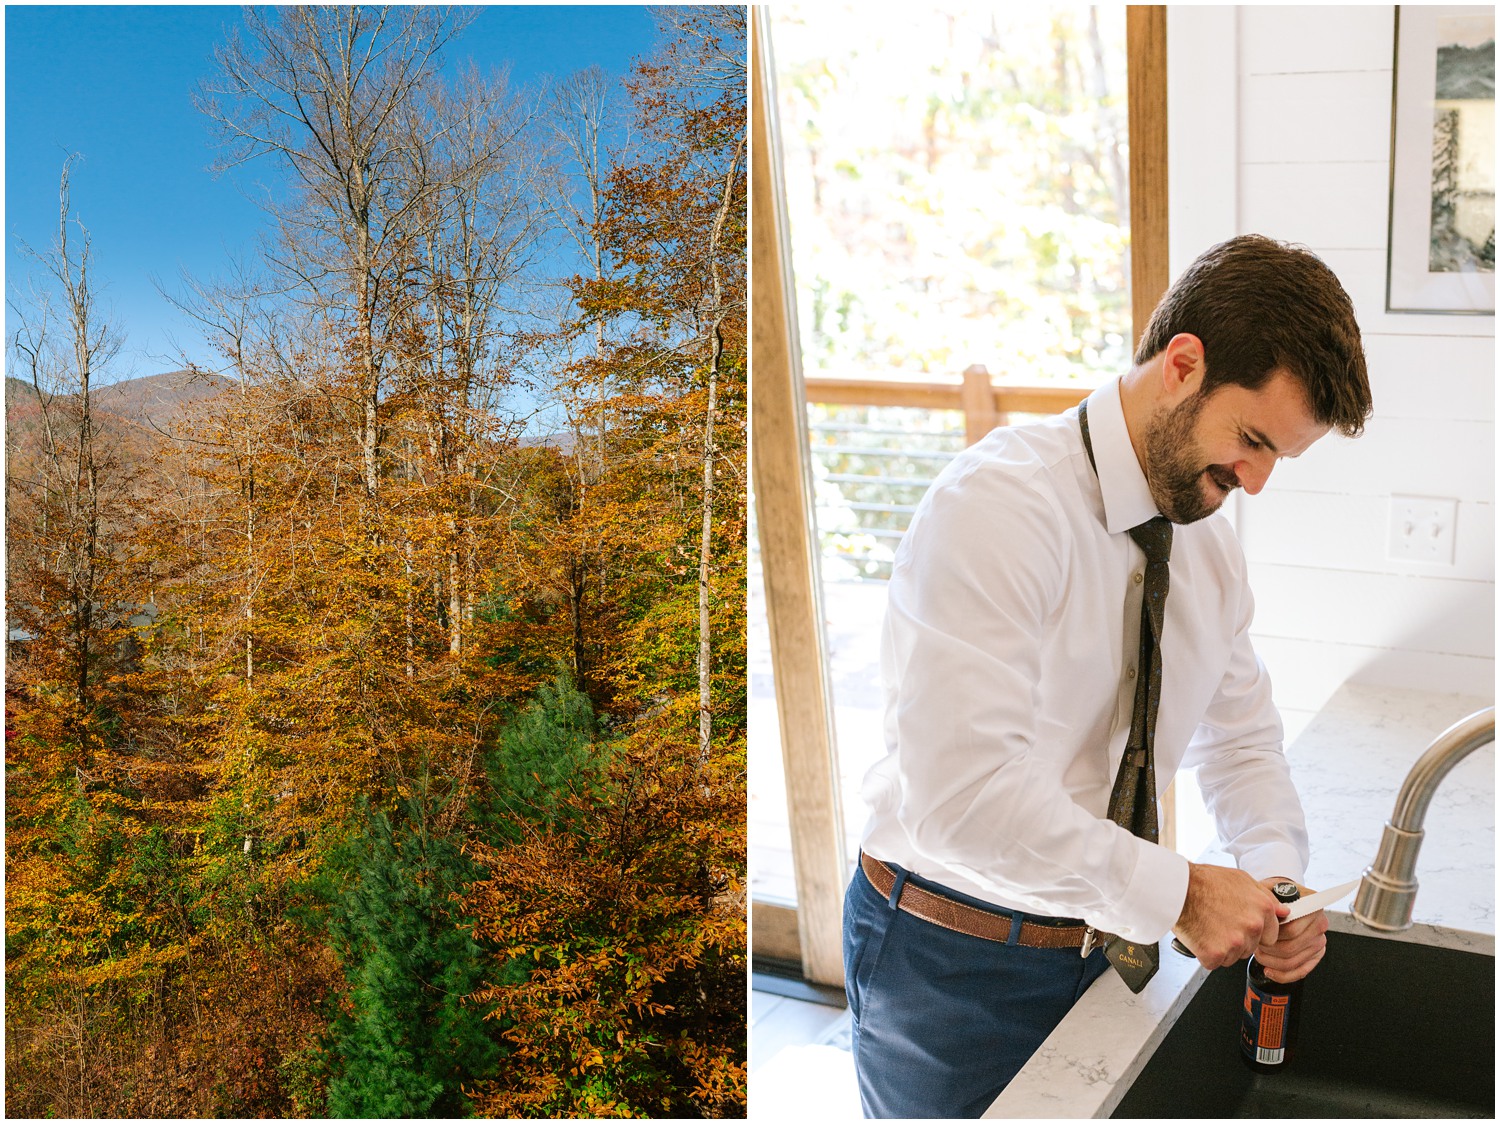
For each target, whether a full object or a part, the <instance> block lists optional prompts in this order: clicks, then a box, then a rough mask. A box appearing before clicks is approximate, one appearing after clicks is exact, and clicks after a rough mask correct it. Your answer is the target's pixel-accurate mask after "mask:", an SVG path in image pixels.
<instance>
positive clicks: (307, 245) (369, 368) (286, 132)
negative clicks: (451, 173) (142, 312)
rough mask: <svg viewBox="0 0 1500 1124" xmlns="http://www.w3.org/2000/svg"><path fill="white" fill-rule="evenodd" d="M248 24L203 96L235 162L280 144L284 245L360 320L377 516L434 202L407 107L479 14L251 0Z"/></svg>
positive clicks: (310, 282)
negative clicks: (287, 184)
mask: <svg viewBox="0 0 1500 1124" xmlns="http://www.w3.org/2000/svg"><path fill="white" fill-rule="evenodd" d="M244 18H245V25H246V31H245V34H244V35H240V34H237V33H236V34H234V35H233V36H232V37H231V39H230V41H229V43H228V45H227V46H225V47H223V48H221V49H219V50H217V51H216V52H215V59H216V61H217V63H218V65H219V70H220V74H219V78H218V81H217V82H215V83H213V84H208V85H205V87H204V88H203V90H202V91H201V92H200V95H199V99H198V103H199V106H200V108H201V109H203V111H204V112H206V113H207V114H208V115H209V116H210V117H212V118H213V120H214V121H215V122H217V124H218V125H219V128H220V131H221V134H222V136H223V139H224V143H225V154H224V156H223V158H222V159H221V160H220V161H219V164H218V167H219V168H220V169H221V170H224V169H228V168H233V167H236V166H238V165H240V164H243V163H245V162H247V161H250V160H253V159H255V158H257V157H260V156H270V157H272V158H273V159H275V160H276V161H278V162H279V163H280V164H281V165H282V166H283V167H284V168H285V170H286V171H287V172H288V173H289V174H290V179H291V184H292V187H293V191H294V200H293V202H291V203H290V204H287V205H282V206H278V207H275V208H273V210H274V212H275V214H276V216H277V218H278V220H279V222H280V227H281V245H280V246H279V247H278V249H277V250H276V251H273V252H272V253H271V254H270V260H271V262H272V264H273V265H275V266H276V267H278V268H279V270H280V271H281V272H282V273H283V275H284V276H285V277H286V278H287V279H288V281H289V283H290V284H291V285H292V286H294V287H295V288H296V289H298V290H299V291H301V292H302V293H304V294H305V295H307V296H309V297H311V298H312V299H314V300H316V301H317V302H318V303H319V304H320V306H321V307H323V308H325V309H326V310H328V312H329V314H330V316H332V317H333V318H334V319H335V320H336V321H346V322H347V328H348V332H349V336H350V338H351V339H352V342H353V344H354V351H355V363H356V366H357V370H358V383H357V391H356V394H357V397H358V405H359V415H358V416H359V419H360V422H359V425H360V432H359V438H360V448H361V454H362V465H361V469H362V477H363V483H364V489H365V494H366V500H367V504H368V507H369V516H370V518H371V520H372V521H373V517H374V511H373V509H374V506H375V501H376V499H377V496H378V493H379V488H380V454H381V446H380V442H381V432H382V419H381V401H382V399H381V379H382V371H383V367H384V364H385V361H386V359H387V357H388V355H389V351H390V339H389V333H388V332H387V331H386V330H385V327H386V325H388V324H389V323H391V322H392V321H394V320H395V319H397V318H398V317H399V310H397V311H396V312H394V313H393V310H392V308H391V301H392V300H393V299H394V298H395V297H397V296H398V295H399V291H398V290H399V286H398V284H397V280H398V277H399V270H400V267H401V265H402V260H403V256H404V255H405V252H406V250H405V246H404V240H405V239H406V238H407V237H408V236H409V234H410V230H409V220H410V219H411V218H412V217H413V214H414V212H416V211H417V210H419V209H420V208H421V207H422V206H423V205H424V203H425V202H426V200H425V199H424V198H423V197H422V196H421V195H420V194H418V195H413V194H411V193H410V192H407V191H403V190H402V187H403V185H406V184H409V182H410V180H409V177H408V176H407V174H406V173H407V169H408V168H409V166H410V164H411V162H412V160H413V158H414V157H413V154H412V153H411V151H409V148H410V145H411V143H412V140H413V138H412V136H411V134H410V132H409V131H408V130H405V129H403V128H402V123H403V120H402V119H403V114H404V113H405V111H406V109H407V107H408V106H409V105H410V104H411V102H412V100H413V99H414V98H415V97H416V96H417V95H418V94H419V93H420V92H421V91H422V90H423V89H425V88H426V86H427V85H428V84H429V83H430V82H431V80H432V78H433V75H434V73H435V71H436V67H437V64H438V56H439V52H440V51H441V49H442V48H443V46H444V45H445V44H446V43H447V42H448V41H449V40H450V39H451V38H452V37H453V35H454V34H456V33H457V32H458V31H459V30H461V29H462V27H463V26H464V25H465V24H466V23H467V22H468V19H469V18H470V17H451V16H450V14H449V12H448V11H447V10H446V9H439V8H433V7H424V6H411V7H399V8H378V9H371V8H365V7H359V6H351V7H319V6H307V7H280V8H255V7H247V8H246V9H244Z"/></svg>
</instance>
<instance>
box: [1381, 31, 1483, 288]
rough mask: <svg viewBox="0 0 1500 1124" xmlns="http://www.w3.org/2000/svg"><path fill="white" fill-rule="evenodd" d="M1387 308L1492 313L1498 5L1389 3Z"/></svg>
mask: <svg viewBox="0 0 1500 1124" xmlns="http://www.w3.org/2000/svg"><path fill="white" fill-rule="evenodd" d="M1394 85H1395V90H1394V96H1393V99H1392V109H1391V211H1390V232H1389V240H1388V243H1387V245H1388V247H1389V255H1390V257H1389V264H1388V270H1387V273H1386V296H1385V306H1386V311H1388V312H1423V313H1478V314H1484V315H1490V316H1493V315H1494V314H1495V9H1494V8H1493V7H1489V6H1484V7H1480V6H1468V7H1458V6H1453V7H1425V6H1412V5H1401V6H1400V7H1398V8H1397V9H1396V61H1395V81H1394Z"/></svg>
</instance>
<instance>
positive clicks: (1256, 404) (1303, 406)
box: [1144, 371, 1328, 523]
mask: <svg viewBox="0 0 1500 1124" xmlns="http://www.w3.org/2000/svg"><path fill="white" fill-rule="evenodd" d="M1327 432H1328V427H1327V426H1325V425H1320V424H1319V423H1318V422H1317V421H1315V420H1314V419H1313V416H1312V412H1311V410H1310V409H1309V406H1308V401H1307V394H1306V392H1305V391H1304V390H1303V389H1302V387H1301V385H1300V384H1299V383H1298V382H1297V381H1296V380H1295V379H1294V378H1292V377H1291V376H1290V375H1288V374H1286V373H1285V372H1282V371H1278V372H1276V373H1275V374H1273V375H1272V376H1271V377H1270V378H1269V379H1267V380H1266V384H1265V385H1264V386H1263V387H1261V389H1260V390H1253V391H1252V390H1246V389H1245V388H1244V387H1241V386H1221V387H1219V388H1218V389H1217V390H1215V391H1214V392H1213V393H1212V394H1210V395H1208V396H1206V397H1205V396H1204V394H1203V392H1202V391H1198V392H1196V393H1194V394H1193V395H1192V396H1191V397H1190V398H1187V399H1185V400H1183V401H1182V402H1180V403H1179V404H1178V405H1177V406H1175V407H1173V408H1170V409H1169V408H1166V407H1163V408H1162V409H1161V410H1159V411H1158V412H1157V413H1156V415H1155V416H1154V417H1153V418H1152V419H1151V421H1150V422H1149V423H1148V424H1147V426H1146V433H1145V465H1144V467H1145V471H1146V483H1147V485H1148V486H1149V487H1150V489H1151V498H1152V499H1153V500H1155V501H1156V506H1157V508H1158V509H1160V511H1161V513H1162V514H1163V515H1165V516H1166V517H1167V518H1168V519H1170V520H1171V521H1172V522H1173V523H1196V522H1197V521H1198V520H1199V519H1204V518H1206V517H1208V516H1210V515H1212V514H1213V513H1214V512H1215V511H1218V510H1219V507H1220V506H1221V505H1222V504H1223V502H1224V501H1225V500H1226V499H1227V498H1228V497H1229V493H1230V492H1232V491H1233V490H1234V489H1235V488H1244V489H1245V491H1247V492H1249V493H1250V494H1251V495H1252V496H1253V495H1255V493H1257V492H1259V491H1260V490H1261V488H1263V487H1265V483H1266V480H1267V479H1269V477H1270V475H1271V469H1272V468H1274V467H1275V466H1276V461H1277V460H1278V459H1280V458H1281V457H1296V456H1301V455H1302V454H1303V453H1304V452H1306V451H1307V449H1308V448H1309V447H1310V446H1311V445H1312V443H1313V442H1314V441H1316V440H1317V439H1318V438H1320V437H1322V436H1323V435H1324V434H1325V433H1327Z"/></svg>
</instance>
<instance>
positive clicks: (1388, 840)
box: [1352, 706, 1495, 933]
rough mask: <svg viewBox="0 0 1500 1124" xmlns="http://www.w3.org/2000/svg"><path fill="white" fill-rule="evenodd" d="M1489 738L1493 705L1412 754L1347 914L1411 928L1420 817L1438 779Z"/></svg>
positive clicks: (1378, 925)
mask: <svg viewBox="0 0 1500 1124" xmlns="http://www.w3.org/2000/svg"><path fill="white" fill-rule="evenodd" d="M1494 740H1495V708H1494V707H1492V706H1491V707H1486V708H1485V709H1484V710H1481V711H1477V712H1475V713H1474V714H1471V715H1469V716H1468V717H1467V718H1464V719H1461V720H1460V721H1458V722H1455V723H1454V724H1453V725H1452V726H1449V727H1448V728H1447V729H1446V730H1444V731H1443V732H1442V733H1441V734H1439V735H1438V736H1437V737H1436V738H1435V739H1433V742H1432V744H1431V745H1429V746H1428V747H1427V752H1426V753H1424V754H1422V756H1421V757H1419V758H1418V759H1417V763H1416V764H1415V765H1413V766H1412V767H1411V772H1410V773H1408V774H1407V777H1406V782H1405V783H1404V784H1402V786H1401V792H1400V793H1399V794H1398V795H1397V797H1396V810H1395V811H1394V812H1392V813H1391V818H1390V822H1389V823H1387V824H1386V825H1385V832H1384V834H1383V835H1382V836H1381V837H1380V850H1379V852H1378V853H1377V854H1376V855H1375V862H1374V863H1372V864H1371V865H1370V866H1367V867H1365V874H1364V877H1363V878H1361V879H1360V881H1359V890H1358V891H1357V892H1356V893H1355V895H1354V907H1353V910H1352V912H1353V914H1354V917H1355V919H1356V920H1357V921H1360V922H1362V923H1364V924H1365V925H1368V926H1369V927H1370V928H1372V929H1380V930H1382V931H1384V932H1388V933H1394V932H1397V931H1399V930H1401V929H1409V928H1411V911H1412V904H1413V903H1414V902H1415V901H1416V900H1417V850H1418V849H1419V848H1420V847H1421V846H1422V821H1423V819H1424V818H1426V816H1427V805H1428V803H1429V802H1430V801H1431V800H1432V794H1433V792H1435V791H1436V790H1437V786H1438V783H1439V782H1440V781H1442V779H1443V778H1444V777H1446V776H1447V775H1448V773H1449V771H1450V770H1451V769H1452V768H1453V766H1455V765H1457V764H1458V763H1459V762H1460V761H1462V760H1463V759H1464V758H1465V757H1467V756H1468V755H1469V754H1470V753H1472V752H1474V750H1476V749H1478V748H1479V747H1480V746H1483V745H1488V744H1489V743H1490V742H1492V741H1494Z"/></svg>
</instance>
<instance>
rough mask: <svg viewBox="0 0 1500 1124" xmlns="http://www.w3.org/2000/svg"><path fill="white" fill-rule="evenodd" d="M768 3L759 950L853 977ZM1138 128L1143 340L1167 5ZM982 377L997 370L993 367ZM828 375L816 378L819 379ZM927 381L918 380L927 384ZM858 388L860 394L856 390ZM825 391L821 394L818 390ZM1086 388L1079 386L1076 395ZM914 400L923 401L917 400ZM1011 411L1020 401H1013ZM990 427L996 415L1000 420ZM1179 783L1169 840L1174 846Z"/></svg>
mask: <svg viewBox="0 0 1500 1124" xmlns="http://www.w3.org/2000/svg"><path fill="white" fill-rule="evenodd" d="M769 23H770V20H769V14H768V12H767V9H766V7H765V6H764V5H758V6H756V7H754V8H753V9H752V13H751V34H750V56H751V57H750V69H751V81H750V99H751V105H750V109H751V159H752V171H751V231H750V246H751V273H750V275H751V293H752V297H751V440H752V444H751V450H752V451H751V459H752V471H753V480H754V485H755V502H756V524H757V527H758V530H759V537H760V551H761V562H762V572H763V574H764V580H765V587H766V615H767V623H768V625H769V631H770V637H771V660H772V666H773V668H774V677H775V683H776V704H777V705H776V709H777V719H778V722H779V724H780V731H781V749H782V759H783V763H784V765H785V768H786V786H787V812H788V819H789V823H790V827H791V836H792V839H791V843H792V863H793V871H794V876H795V881H796V891H797V905H796V907H795V908H787V907H785V906H781V905H777V904H775V903H770V902H752V903H751V918H750V924H751V953H752V957H753V958H760V959H767V958H768V959H772V960H775V961H778V962H781V963H788V962H790V963H794V964H799V965H800V967H801V972H802V975H803V978H804V979H806V980H808V981H810V982H812V983H815V984H822V985H828V986H832V987H842V985H843V976H844V973H843V953H842V909H843V894H844V887H845V883H846V880H847V878H848V871H849V862H848V859H849V856H848V855H847V854H846V848H845V843H844V829H843V814H842V803H841V797H840V792H839V784H838V768H837V758H836V750H835V740H834V728H833V700H832V692H831V689H830V683H829V675H828V658H827V650H826V644H825V639H824V636H823V630H822V620H823V615H822V610H821V590H820V588H819V580H818V545H817V542H818V540H817V529H816V522H815V513H814V508H813V492H812V469H811V453H810V451H809V446H808V439H807V409H806V403H807V394H806V385H805V383H804V380H803V375H802V366H801V354H800V347H799V344H798V337H797V316H796V298H795V294H794V291H793V288H792V269H791V253H790V244H789V239H788V236H787V235H788V225H787V215H786V199H785V188H784V179H783V177H782V172H781V160H780V153H781V149H780V133H779V130H778V128H777V115H776V103H775V95H774V91H775V82H774V68H773V66H772V61H771V44H770V42H769V35H768V29H769ZM1125 30H1126V54H1127V75H1128V79H1127V98H1128V113H1129V136H1130V173H1129V174H1130V252H1131V253H1130V263H1131V268H1130V283H1131V315H1132V322H1133V328H1134V337H1135V339H1136V340H1139V339H1140V336H1141V333H1142V331H1143V330H1144V328H1145V324H1146V321H1147V319H1148V318H1149V317H1150V315H1151V311H1152V309H1153V308H1154V307H1155V305H1156V302H1157V300H1159V299H1160V297H1161V295H1162V294H1163V293H1164V292H1165V291H1166V289H1167V285H1168V282H1169V280H1170V272H1169V270H1170V265H1169V258H1168V253H1169V245H1168V226H1167V203H1168V198H1167V67H1166V56H1167V42H1166V40H1167V9H1166V7H1165V6H1161V5H1131V6H1129V7H1127V9H1126V21H1125ZM977 376H978V372H976V371H974V370H973V369H971V371H970V372H966V373H965V378H964V381H963V384H960V385H958V386H955V387H954V388H953V392H954V394H955V397H958V398H959V399H960V402H961V403H962V405H964V406H965V407H972V409H969V410H967V411H966V412H969V413H975V412H976V411H977V412H978V413H981V414H984V415H985V416H984V417H983V418H977V419H976V421H975V424H974V426H971V428H975V427H976V426H978V427H983V428H987V425H985V419H986V418H989V417H990V415H991V414H994V415H995V416H1003V414H1004V412H1005V409H1006V406H1007V405H1009V403H1008V402H1007V401H1006V400H1005V398H1004V397H1003V396H1004V394H1005V393H1006V392H1005V391H1004V390H1002V388H999V387H995V388H993V389H992V393H991V394H985V393H984V389H983V387H982V386H977V387H976V378H977ZM983 378H984V380H985V381H987V380H988V375H987V374H985V375H983ZM826 381H830V380H818V385H819V387H820V388H822V389H824V390H825V391H826V389H827V388H823V383H824V382H826ZM928 390H930V388H917V389H916V391H915V393H919V394H920V393H927V392H928ZM847 392H848V393H857V391H854V390H849V391H847ZM822 396H823V395H822V394H820V396H819V397H820V399H821V397H822ZM1079 397H1081V395H1079ZM913 404H916V403H913ZM1012 408H1014V407H1012ZM990 424H994V422H993V421H991V422H990ZM1173 795H1174V794H1173V791H1172V789H1171V788H1170V787H1169V788H1168V790H1167V792H1166V794H1164V800H1163V802H1164V804H1165V817H1164V823H1163V837H1162V842H1163V844H1164V845H1166V846H1169V847H1170V846H1174V845H1175V841H1176V819H1175V814H1174V812H1175V803H1174V800H1173Z"/></svg>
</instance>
